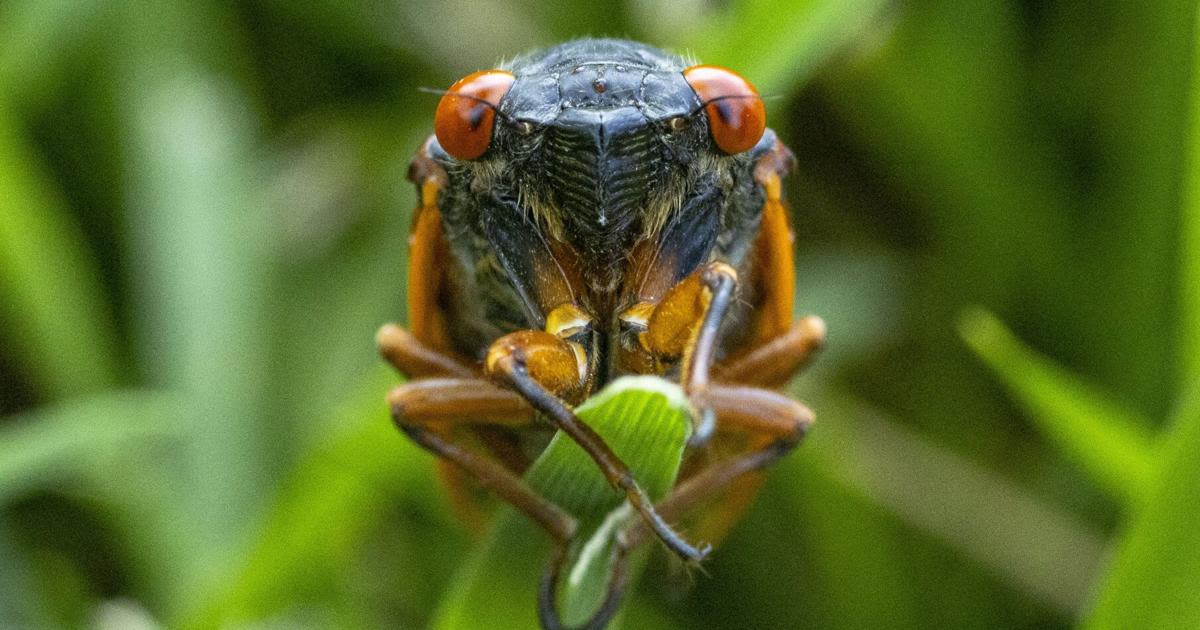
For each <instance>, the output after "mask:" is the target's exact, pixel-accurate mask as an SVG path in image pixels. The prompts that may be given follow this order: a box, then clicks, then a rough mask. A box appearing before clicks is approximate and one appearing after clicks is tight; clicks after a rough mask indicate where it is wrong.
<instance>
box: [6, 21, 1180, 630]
mask: <svg viewBox="0 0 1200 630" xmlns="http://www.w3.org/2000/svg"><path fill="white" fill-rule="evenodd" d="M1196 13H1197V11H1196V7H1195V5H1194V4H1193V3H1190V2H1171V1H1163V2H1155V3H1090V2H1082V1H1078V0H1075V1H1059V2H1040V1H1036V0H1026V1H1025V2H998V1H993V0H965V1H963V2H954V3H947V2H933V1H930V0H911V1H909V2H900V3H890V2H881V1H878V0H853V1H849V0H805V1H798V2H748V1H747V2H738V1H732V2H715V1H702V0H679V1H669V2H659V1H654V0H629V1H627V2H618V3H615V4H610V3H602V2H585V1H582V0H576V1H570V2H557V3H539V4H532V3H530V4H524V3H516V2H482V1H469V0H464V1H459V2H453V3H449V2H445V3H444V2H434V1H432V0H423V1H410V2H406V1H390V2H389V1H386V0H372V1H369V2H363V3H342V2H332V1H329V0H317V1H315V2H309V3H292V2H282V1H278V0H249V1H241V2H233V3H226V2H209V1H198V2H190V3H180V2H169V1H165V0H164V1H158V2H155V1H140V0H139V1H132V0H109V1H89V0H6V1H4V2H3V3H0V414H2V417H0V627H4V628H55V627H68V628H76V627H91V628H151V627H157V626H164V627H196V628H204V627H213V626H216V625H221V624H225V625H227V626H232V627H238V626H240V625H254V627H313V628H317V627H321V628H324V627H346V628H357V627H399V628H420V627H426V626H427V625H430V624H436V623H439V622H438V619H437V617H438V615H439V613H438V612H437V611H438V610H439V602H442V601H443V600H444V597H445V594H446V593H447V592H449V591H450V588H451V586H452V584H453V583H454V582H455V581H456V580H457V579H458V578H456V571H457V570H458V569H459V567H460V566H461V565H463V564H464V563H465V562H467V561H468V560H467V559H468V558H469V557H471V554H472V551H473V549H474V548H475V545H476V543H475V538H473V537H472V535H471V534H470V533H469V532H468V530H467V528H465V527H464V526H463V525H462V524H460V522H459V521H458V520H457V519H456V518H454V516H453V515H452V514H451V512H450V510H449V508H448V506H447V502H446V499H445V498H444V497H443V496H442V494H441V493H440V492H439V491H438V488H437V486H436V484H435V483H434V482H433V481H432V479H433V474H434V473H433V469H432V465H431V458H430V457H428V456H426V455H425V454H424V453H423V452H419V451H418V450H417V449H416V448H415V447H414V446H412V445H411V444H410V443H408V442H407V441H405V440H404V439H402V438H401V436H400V435H399V434H398V433H396V432H395V431H394V430H393V429H392V428H391V425H390V422H389V421H388V419H387V415H386V411H385V409H384V405H383V398H382V397H383V394H384V392H385V391H386V390H387V388H388V387H389V386H390V385H391V384H393V383H395V382H396V380H397V379H396V377H395V376H394V375H392V374H390V373H389V372H388V371H387V370H385V369H383V367H382V366H381V365H380V361H379V360H378V359H377V358H376V355H375V352H374V349H373V339H372V338H373V333H374V331H375V329H376V328H377V327H378V326H379V324H381V323H383V322H385V321H391V320H402V319H403V314H404V301H405V300H404V296H405V280H404V278H405V275H404V272H405V257H406V250H407V246H406V244H405V237H406V232H407V228H408V225H409V220H410V217H411V209H412V208H413V207H414V205H415V200H414V197H413V191H412V186H411V185H410V184H409V183H408V182H406V181H405V180H404V173H405V169H406V166H407V161H408V159H409V157H410V156H411V155H412V153H413V152H414V151H415V149H416V148H417V146H418V145H419V143H420V142H421V140H422V139H423V137H424V136H425V135H426V134H428V133H429V132H430V129H431V122H432V112H433V108H434V106H435V104H436V97H434V96H430V95H427V94H422V93H419V92H418V91H417V88H418V87H421V86H430V87H443V86H447V85H449V84H450V83H451V82H453V81H454V80H456V79H457V78H459V77H460V76H462V75H465V74H467V73H468V72H471V71H474V70H477V69H482V68H489V67H492V66H494V65H495V64H496V62H497V60H499V59H502V58H506V57H511V56H512V55H513V54H516V53H518V52H521V51H525V50H527V49H530V48H532V47H535V46H540V45H547V44H553V43H556V42H559V41H562V40H564V39H568V38H571V37H577V36H582V35H614V36H626V37H631V38H636V39H640V40H643V41H647V42H650V43H654V44H658V45H661V46H665V47H669V48H672V49H675V50H678V51H683V52H688V53H691V54H694V55H695V56H696V57H697V58H699V59H702V60H703V61H705V62H708V63H717V64H722V65H726V66H729V67H731V68H735V69H737V70H739V71H740V72H742V73H743V74H744V75H746V76H747V77H748V78H749V79H750V80H751V81H753V82H754V83H756V84H757V85H758V86H759V88H760V89H761V90H762V92H763V93H764V94H766V95H769V97H770V98H769V100H768V111H769V115H770V119H771V125H772V126H773V127H774V128H775V129H776V130H777V131H779V132H780V134H781V135H782V137H783V138H784V139H785V141H786V142H787V143H788V144H789V145H790V146H791V148H792V149H793V150H794V151H795V152H796V154H797V156H798V158H799V169H798V172H797V173H796V174H795V175H794V176H793V177H792V178H790V181H789V182H788V183H787V186H788V192H789V196H790V199H791V204H792V206H793V211H794V224H795V229H796V233H797V242H796V246H797V251H798V263H797V265H798V283H799V287H798V288H799V293H798V295H799V303H798V305H797V308H798V312H799V313H817V314H820V315H822V316H824V317H825V318H826V320H827V321H828V323H829V326H830V342H829V347H828V350H827V351H826V352H825V353H824V355H823V356H822V357H821V358H820V360H819V361H818V363H817V365H816V366H815V367H814V369H813V370H811V372H810V373H809V374H808V375H806V376H804V377H801V378H800V379H798V381H797V382H796V383H795V385H794V387H793V390H794V393H795V394H796V395H797V396H798V397H800V398H802V399H803V400H806V401H808V402H809V403H810V404H811V406H813V407H814V408H815V410H816V411H817V414H818V422H819V425H818V427H817V428H816V429H815V430H814V432H813V434H812V435H811V438H810V440H809V441H808V442H807V443H806V444H805V445H804V446H803V447H802V448H801V449H800V450H799V451H797V452H796V453H795V454H794V455H793V456H791V457H790V458H789V459H788V460H787V461H786V462H785V463H783V464H782V465H780V466H778V467H777V468H776V469H775V470H774V472H773V473H772V475H771V478H770V481H769V483H768V484H767V487H766V489H765V491H764V492H763V494H762V495H761V496H760V497H759V500H758V502H757V504H756V506H755V508H754V509H753V510H752V511H751V512H750V513H749V514H748V515H747V517H746V518H745V519H744V520H743V522H741V523H740V525H739V526H738V527H737V528H736V530H735V531H734V532H733V533H732V535H731V536H730V537H729V538H728V539H727V540H726V541H725V542H724V544H723V545H722V546H721V547H720V548H719V549H718V550H717V552H716V553H715V554H714V555H713V557H712V560H711V562H709V563H708V564H707V567H706V573H707V575H704V574H697V575H693V576H688V575H686V574H683V573H682V572H681V571H680V570H679V568H678V567H677V566H675V565H673V564H672V563H670V562H668V561H667V560H666V559H665V558H664V557H663V554H661V553H659V554H658V555H657V556H656V558H655V559H654V560H653V561H652V562H651V563H650V565H649V567H648V568H647V570H646V572H645V573H644V575H643V579H642V580H641V582H640V583H639V584H638V585H637V586H636V587H635V589H634V592H633V594H632V595H631V597H630V598H629V601H628V602H627V611H626V612H627V614H626V616H625V618H624V625H625V627H627V628H650V629H654V628H663V629H672V628H681V629H682V628H730V629H733V628H739V629H741V628H793V627H813V628H927V627H956V628H1012V627H1016V628H1032V627H1037V628H1042V627H1051V628H1053V627H1068V626H1074V625H1077V624H1083V625H1087V626H1090V627H1095V628H1137V627H1144V628H1178V627H1200V589H1197V588H1196V585H1197V584H1200V396H1195V395H1193V394H1192V390H1195V389H1196V388H1195V385H1196V383H1197V382H1198V381H1200V168H1198V166H1197V163H1196V159H1197V158H1200V150H1198V149H1200V137H1198V136H1197V134H1196V131H1195V130H1196V127H1195V124H1196V123H1197V122H1200V94H1198V93H1197V92H1196V91H1195V87H1196V85H1197V80H1198V79H1197V78H1196V77H1197V74H1196V70H1197V69H1196V68H1195V61H1194V60H1195V58H1196V52H1195V51H1196V35H1195V23H1196ZM517 587H518V588H523V589H526V591H527V597H528V605H529V606H530V607H532V605H533V593H534V584H532V583H529V584H519V585H517ZM494 622H495V624H496V627H503V625H504V624H503V618H502V617H497V618H496V619H494ZM442 623H443V626H445V623H446V622H442Z"/></svg>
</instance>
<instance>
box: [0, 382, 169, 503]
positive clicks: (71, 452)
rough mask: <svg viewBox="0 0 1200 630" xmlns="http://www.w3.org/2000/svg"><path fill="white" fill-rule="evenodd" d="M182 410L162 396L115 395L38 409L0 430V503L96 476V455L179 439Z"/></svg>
mask: <svg viewBox="0 0 1200 630" xmlns="http://www.w3.org/2000/svg"><path fill="white" fill-rule="evenodd" d="M182 407H183V405H182V404H181V403H180V401H179V399H178V398H177V397H175V396H172V395H170V394H167V393H161V392H150V391H116V392H108V393H105V394H101V395H97V396H89V397H85V398H79V399H75V400H71V401H67V402H63V403H58V404H54V405H51V406H46V407H42V408H39V409H36V410H34V411H30V412H28V413H24V414H21V415H19V416H17V417H14V418H10V419H6V420H5V423H4V424H3V428H2V429H0V505H3V504H4V503H6V502H8V501H11V500H12V499H14V498H15V497H17V496H19V495H20V494H21V493H23V492H26V491H29V490H32V489H37V488H46V487H50V486H51V485H53V484H55V483H60V482H63V481H64V480H67V479H71V478H72V477H73V476H78V475H79V474H81V473H87V474H93V475H99V474H100V471H96V470H94V467H93V466H91V464H93V463H94V462H95V461H96V460H95V459H94V457H95V456H99V455H105V454H111V453H113V452H119V451H120V450H122V449H141V448H144V447H145V446H146V443H147V442H148V441H153V440H163V439H170V438H173V439H179V438H181V437H182V436H183V435H184V432H183V427H182V426H181V425H180V423H178V422H175V421H173V418H175V417H176V416H177V415H178V413H179V410H180V409H181V408H182Z"/></svg>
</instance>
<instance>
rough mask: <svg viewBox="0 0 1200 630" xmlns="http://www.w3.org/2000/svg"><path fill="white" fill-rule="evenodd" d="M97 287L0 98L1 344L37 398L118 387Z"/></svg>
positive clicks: (75, 231)
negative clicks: (16, 361)
mask: <svg viewBox="0 0 1200 630" xmlns="http://www.w3.org/2000/svg"><path fill="white" fill-rule="evenodd" d="M100 286H101V284H100V276H99V272H98V270H97V269H96V266H95V263H94V261H93V260H92V259H91V258H90V257H89V253H88V249H87V247H86V245H85V243H84V239H83V234H82V233H81V231H80V229H79V226H77V225H75V224H74V223H73V222H72V220H71V218H70V216H69V214H68V211H67V208H66V204H65V202H64V201H63V199H62V198H61V196H60V194H59V192H58V191H57V190H55V189H54V187H53V186H52V184H51V182H50V178H49V177H48V176H47V174H46V173H45V172H44V169H43V168H42V166H41V164H40V160H39V156H37V155H36V154H35V153H34V152H33V150H32V148H31V147H30V146H29V145H28V144H27V143H26V142H25V141H24V139H23V138H22V137H21V133H20V129H19V125H18V122H17V119H16V117H15V115H14V113H13V110H12V108H11V107H10V105H9V103H7V102H6V101H4V100H2V99H0V339H2V340H3V342H4V343H5V344H7V345H9V346H10V347H11V348H12V349H13V350H14V352H15V354H16V356H17V357H18V358H19V359H20V360H21V364H20V365H21V367H22V368H23V370H24V371H26V372H27V374H28V376H29V378H30V380H31V381H32V383H33V384H34V385H35V386H36V387H37V388H38V389H39V390H40V392H41V393H42V394H43V395H45V396H47V397H59V396H70V395H76V394H81V393H86V392H91V391H96V390H99V389H102V388H104V387H106V386H109V385H112V384H113V383H115V382H116V380H117V376H118V372H119V362H118V360H117V345H118V344H117V334H116V331H115V328H114V325H113V318H112V312H111V310H110V309H109V307H108V304H107V303H106V302H105V299H104V295H103V291H102V290H101V288H100Z"/></svg>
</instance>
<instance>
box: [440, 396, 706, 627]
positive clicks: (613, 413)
mask: <svg viewBox="0 0 1200 630" xmlns="http://www.w3.org/2000/svg"><path fill="white" fill-rule="evenodd" d="M577 411H578V413H579V416H580V418H582V419H583V420H584V421H585V422H587V423H588V425H589V426H591V427H592V428H593V429H594V430H595V431H596V432H597V433H599V434H600V435H601V436H602V437H603V438H604V439H605V441H607V442H608V445H609V446H610V447H612V449H613V451H614V452H615V453H617V455H619V456H621V458H622V459H624V460H625V462H626V463H627V464H629V467H630V469H631V470H632V472H633V474H634V476H635V477H636V478H637V479H638V481H639V482H640V483H641V484H642V485H643V487H644V488H645V489H646V491H647V492H649V493H650V495H651V496H652V497H656V498H657V497H660V496H662V495H663V494H664V493H665V492H666V491H667V490H668V489H670V487H671V485H672V484H673V483H674V479H675V475H676V474H677V472H678V468H679V464H680V460H681V458H682V455H683V448H684V444H685V443H686V441H687V437H688V435H689V432H690V427H691V424H690V421H689V419H688V418H689V416H688V406H687V401H686V398H684V397H683V395H682V392H681V391H680V390H679V388H678V386H675V385H672V384H669V383H667V382H666V381H662V380H660V379H658V378H656V377H627V378H622V379H618V380H617V381H616V382H614V383H613V384H612V385H611V386H609V387H608V388H607V389H605V390H604V391H603V392H601V393H600V394H598V395H597V396H595V397H593V398H592V399H591V400H589V401H588V402H587V403H585V404H584V405H581V406H580V407H579V409H578V410H577ZM525 479H526V481H527V482H528V483H529V485H530V486H531V487H533V488H534V489H535V490H537V491H539V492H540V493H541V494H542V495H543V496H545V497H546V498H547V499H549V500H551V501H553V502H555V503H557V504H559V505H560V506H562V507H563V508H565V509H566V510H567V511H568V512H570V513H571V514H573V515H575V516H576V518H578V519H579V522H580V526H581V529H580V532H581V534H582V537H581V539H587V538H589V537H590V536H591V534H590V533H592V532H596V531H597V529H598V528H599V526H600V525H601V523H602V522H603V521H605V519H606V517H608V516H609V515H610V514H612V512H613V511H614V510H615V509H617V508H618V506H619V505H624V503H623V501H622V496H621V495H620V494H619V493H617V492H616V491H615V490H613V489H612V487H611V486H609V485H608V482H607V481H606V480H605V479H604V476H603V475H602V474H601V473H600V471H599V470H598V469H597V468H596V465H595V464H594V463H593V462H592V461H591V460H590V459H589V458H588V457H587V455H586V454H585V453H584V452H583V450H582V449H581V448H580V447H579V446H578V445H577V444H575V443H574V442H573V441H571V440H569V439H566V438H564V437H562V436H561V435H558V436H556V437H555V438H554V439H553V440H552V441H551V443H550V446H548V447H547V449H546V451H545V452H544V453H543V455H542V456H541V457H540V458H539V459H538V460H537V461H536V462H535V463H534V464H533V466H532V467H531V468H530V470H529V471H528V473H527V474H526V476H525ZM603 533H604V532H601V534H603ZM606 540H607V539H606ZM589 542H590V541H589ZM602 543H603V541H601V544H598V545H596V546H597V547H598V548H599V552H598V553H595V554H594V555H590V556H589V557H590V558H591V559H592V561H593V562H595V563H596V566H595V567H589V566H582V567H580V566H576V567H574V568H573V569H571V571H570V572H569V573H570V574H571V576H572V577H571V578H565V579H564V587H563V600H562V604H561V610H563V611H564V613H563V615H564V621H566V622H567V623H568V624H574V623H579V621H581V620H582V619H583V618H586V617H587V615H588V614H590V612H591V611H592V610H594V609H595V606H596V604H597V602H599V600H600V598H601V597H602V596H603V594H604V592H605V580H606V579H607V577H606V576H607V575H608V567H607V560H608V555H607V554H606V553H604V552H603V549H605V547H604V545H603V544H602ZM548 550H549V543H548V541H547V538H546V536H545V534H544V533H543V532H542V531H541V530H539V529H538V528H537V526H535V525H534V524H533V523H532V522H530V521H529V520H528V519H527V518H525V517H524V516H523V515H521V514H519V513H517V512H516V511H515V510H513V509H511V508H505V509H504V510H502V511H501V513H500V514H499V515H498V516H497V518H496V519H495V520H494V521H493V524H492V527H491V530H490V532H489V534H488V536H487V538H486V539H485V541H484V542H483V543H482V544H481V545H480V546H479V548H478V549H476V551H475V553H474V554H473V555H472V557H471V558H470V559H469V560H468V561H467V563H466V564H465V565H464V566H463V567H462V570H461V573H460V575H459V577H458V579H457V580H456V581H455V586H454V589H453V590H452V591H451V592H450V593H449V594H448V596H447V598H446V599H445V600H444V601H443V603H442V604H443V605H442V607H441V610H440V611H439V612H438V613H437V615H435V617H434V622H433V623H432V624H431V626H432V627H434V628H438V629H440V630H452V629H461V628H484V627H486V628H495V629H498V630H503V629H506V628H513V629H517V628H522V629H523V628H536V627H538V622H537V615H536V598H535V593H536V589H537V584H538V580H539V579H540V578H541V575H542V571H543V569H544V568H545V560H546V554H547V551H548ZM635 555H640V557H637V558H633V559H631V561H630V566H629V571H630V575H631V579H630V583H631V584H632V583H633V582H634V581H635V580H634V578H635V577H636V575H637V573H638V570H639V568H640V565H641V562H642V561H643V560H644V554H635ZM576 576H578V577H579V580H578V581H576V580H575V579H573V578H574V577H576Z"/></svg>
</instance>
